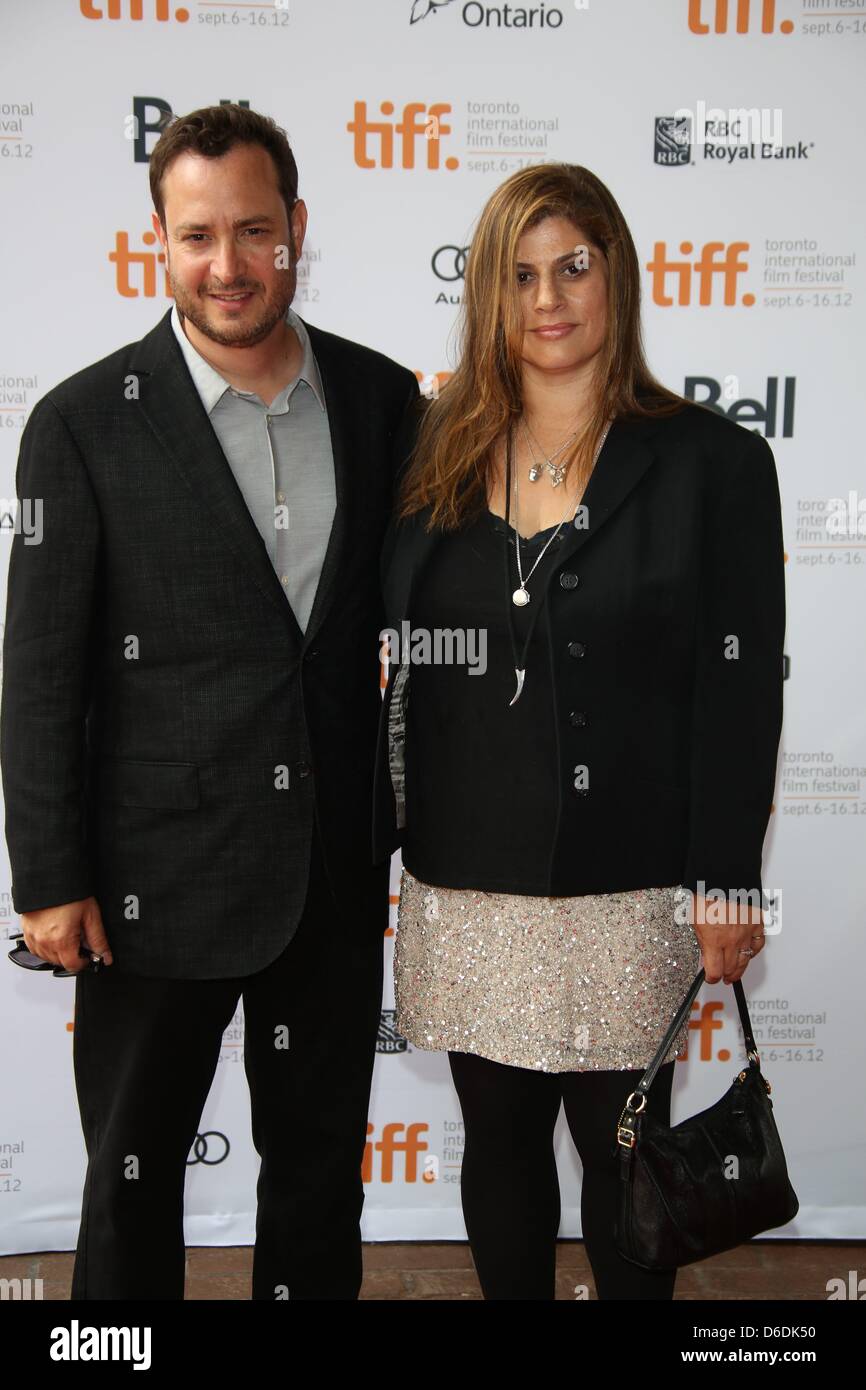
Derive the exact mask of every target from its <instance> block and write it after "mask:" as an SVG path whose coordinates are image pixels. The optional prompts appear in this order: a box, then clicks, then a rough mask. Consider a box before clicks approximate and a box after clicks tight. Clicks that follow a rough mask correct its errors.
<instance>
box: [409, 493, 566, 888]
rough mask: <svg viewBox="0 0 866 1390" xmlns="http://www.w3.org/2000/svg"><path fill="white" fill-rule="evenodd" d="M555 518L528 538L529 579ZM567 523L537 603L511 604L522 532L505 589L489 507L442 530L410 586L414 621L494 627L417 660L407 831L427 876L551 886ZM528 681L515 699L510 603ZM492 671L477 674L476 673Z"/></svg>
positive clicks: (464, 882) (534, 592)
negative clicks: (440, 658)
mask: <svg viewBox="0 0 866 1390" xmlns="http://www.w3.org/2000/svg"><path fill="white" fill-rule="evenodd" d="M555 530H556V526H550V527H548V528H547V529H546V530H545V531H539V532H537V533H536V535H535V536H532V537H531V538H530V539H529V540H525V539H523V538H521V543H520V561H521V565H522V568H523V575H524V578H526V576H527V575H528V573H529V571H530V569H531V568H532V566H533V564H534V562H535V560H536V559H537V557H538V555H539V553H540V552H541V550H542V549H543V548H544V545H545V543H546V542H547V541H548V540H549V539H550V537H551V535H552V534H553V532H554V531H555ZM567 533H568V527H567V526H563V527H562V529H561V530H560V533H559V536H558V537H557V538H556V540H554V541H553V543H552V544H551V545H550V546H549V547H548V549H547V552H546V553H545V555H544V557H543V559H542V560H541V563H540V564H539V566H538V568H537V569H536V570H535V572H534V573H533V575H532V578H531V580H528V583H527V587H528V589H529V592H530V594H531V599H530V602H529V604H527V606H526V607H524V608H518V607H517V606H516V605H515V604H513V603H512V602H511V597H510V595H511V591H512V590H513V589H515V588H517V585H518V578H517V563H516V556H515V553H514V536H515V532H514V528H513V527H509V528H508V534H509V547H510V549H509V576H510V578H509V584H508V589H507V591H506V576H505V557H504V545H505V535H506V528H505V522H504V520H503V519H502V518H501V517H498V516H495V515H494V514H493V513H492V512H490V511H485V512H484V513H483V515H482V516H481V517H479V519H478V520H477V521H475V522H474V523H471V524H468V525H466V526H464V527H462V528H461V529H460V530H459V531H454V532H449V533H447V534H446V535H445V536H443V537H442V539H441V541H440V543H439V544H438V545H437V548H436V550H435V552H434V554H433V555H432V557H431V559H430V561H429V563H428V564H427V565H426V566H425V567H424V569H423V570H422V572H421V574H420V575H419V579H418V582H417V587H416V589H415V592H414V594H413V602H412V615H411V626H412V632H413V633H415V632H417V630H418V629H419V628H424V629H427V630H428V631H431V632H432V631H433V630H435V629H436V628H440V629H442V628H451V629H463V630H467V629H468V630H475V631H476V633H477V631H478V629H481V630H482V632H483V631H484V630H486V670H484V660H483V658H484V656H485V648H484V645H483V641H482V640H479V638H478V636H476V638H475V646H474V648H473V647H472V646H471V645H470V644H469V642H468V639H467V655H468V657H471V658H474V660H475V664H476V666H477V667H478V670H476V671H474V672H473V669H472V664H471V663H470V662H469V661H467V663H466V664H461V665H456V664H455V665H445V664H425V665H422V664H416V663H414V662H413V664H412V667H411V671H410V676H409V698H408V705H407V720H406V830H405V836H404V842H403V855H402V857H403V863H404V864H405V866H406V868H407V869H408V870H409V872H410V873H411V874H413V875H414V876H415V877H416V878H418V879H420V880H421V881H422V882H424V883H430V884H433V885H435V886H439V887H442V888H478V889H483V890H485V891H487V892H502V893H525V894H534V895H542V894H546V893H548V891H549V889H548V872H549V860H550V855H551V851H552V849H553V840H554V833H555V828H556V818H557V809H558V807H557V798H558V794H559V793H558V781H557V776H556V739H555V731H554V722H553V721H554V719H555V717H556V716H555V707H554V699H553V684H552V675H551V671H550V668H549V659H550V658H549V650H550V647H549V641H548V631H547V612H546V604H545V591H546V586H547V579H548V577H549V575H550V571H551V569H552V567H553V566H554V565H555V564H556V556H557V551H558V548H559V545H560V543H561V541H562V539H563V537H564V536H565V535H567ZM509 607H510V608H511V611H512V613H513V615H514V629H515V636H516V639H517V644H518V653H519V655H520V656H522V652H523V647H524V643H525V641H526V638H527V635H529V634H530V632H531V637H530V643H529V649H528V652H527V654H526V658H525V669H526V679H525V684H524V688H523V693H522V694H521V696H520V699H519V700H518V701H517V703H516V704H515V705H513V706H511V707H509V701H510V700H511V698H512V696H513V695H514V692H515V689H516V678H515V675H514V664H515V663H514V656H513V652H512V644H511V637H510V635H509V628H508V611H507V610H508V608H509ZM481 671H483V672H484V673H483V674H481V673H480V672H481Z"/></svg>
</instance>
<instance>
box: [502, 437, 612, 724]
mask: <svg viewBox="0 0 866 1390" xmlns="http://www.w3.org/2000/svg"><path fill="white" fill-rule="evenodd" d="M611 424H612V421H610V420H608V422H607V424H606V425H605V427H604V430H603V432H602V435H601V438H600V440H599V441H598V445H597V447H596V450H595V455H594V457H593V460H592V467H593V469H594V468H595V465H596V463H597V462H598V456H599V454H600V453H601V450H602V446H603V445H604V441H605V440H606V439H607V436H608V431H609V430H610V427H611ZM572 438H574V435H572ZM566 443H568V441H566ZM562 447H563V448H564V447H565V446H564V445H563V446H562ZM559 452H560V450H557V453H559ZM530 453H531V450H530ZM511 456H512V433H511V430H509V431H508V437H507V439H506V444H505V575H506V583H507V587H508V590H509V593H510V597H511V603H510V604H509V605H508V628H509V633H510V635H511V650H512V653H513V656H514V675H515V677H516V680H517V689H516V690H515V692H514V696H513V698H512V699H511V700H510V701H509V704H511V705H515V704H516V703H517V701H518V700H519V699H520V696H521V694H522V692H523V684H524V680H525V678H526V654H527V652H528V651H529V643H530V641H531V639H532V632H533V629H534V627H535V618H533V619H532V621H531V622H530V624H529V631H528V632H527V634H526V638H525V641H524V643H523V650H522V652H521V653H520V655H519V656H518V649H517V636H516V634H515V631H514V617H513V614H512V612H511V609H512V606H514V607H515V608H525V607H526V605H527V604H528V603H529V601H530V593H529V589H528V588H527V585H528V583H529V581H530V579H531V578H532V576H533V574H534V573H535V571H536V569H537V568H538V566H539V565H540V564H541V561H542V560H543V559H544V556H545V555H546V553H547V551H548V549H549V547H550V546H551V545H552V544H553V542H554V541H555V540H556V538H557V536H558V535H559V533H560V531H561V530H562V528H563V526H564V525H565V523H566V522H567V521H568V520H570V519H571V518H572V517H573V516H576V515H577V510H578V507H579V506H580V503H579V502H578V503H577V504H576V505H575V506H574V507H572V504H571V503H570V502H569V504H568V510H567V512H566V514H565V516H564V517H563V518H562V521H561V522H560V523H559V525H558V526H557V528H556V530H555V531H554V532H553V535H552V536H551V537H550V538H549V539H548V540H547V541H545V544H544V546H543V547H542V549H541V551H540V553H539V554H538V556H537V558H536V560H535V563H534V564H533V566H532V568H531V569H530V571H529V573H528V574H527V575H526V578H524V576H523V566H522V564H521V559H520V485H519V482H518V476H517V475H518V470H517V469H515V470H514V549H515V552H516V555H517V576H518V579H519V580H520V583H519V584H518V586H517V588H516V589H512V588H511V584H512V580H511V563H510V550H509V544H510V542H509V534H508V532H509V523H510V518H511V473H512V467H511ZM553 457H556V455H554V456H553ZM533 458H534V456H533ZM547 462H548V464H549V463H550V460H547ZM533 467H535V464H534V462H533ZM591 471H592V470H590V472H591ZM529 476H530V478H532V470H530V475H529ZM532 481H533V482H534V481H535V479H534V478H532ZM551 481H552V483H553V486H554V487H556V486H557V483H556V482H553V480H551ZM559 481H560V482H561V481H562V479H561V478H560V479H559ZM538 611H540V610H537V611H536V614H535V617H537V616H538Z"/></svg>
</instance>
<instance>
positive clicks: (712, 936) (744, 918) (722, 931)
mask: <svg viewBox="0 0 866 1390" xmlns="http://www.w3.org/2000/svg"><path fill="white" fill-rule="evenodd" d="M690 896H691V903H690V909H689V910H690V913H691V916H690V917H689V922H690V924H691V927H692V930H693V931H694V933H695V936H696V937H697V938H698V942H699V943H700V947H701V955H702V958H703V966H704V978H705V980H706V982H707V984H708V985H715V984H718V982H719V980H720V979H721V978H722V977H724V981H725V984H726V985H732V984H733V983H734V982H735V980H739V979H740V978H741V977H742V975H743V974H744V973H745V970H746V967H747V966H748V965H749V963H750V961H752V960H754V958H755V956H757V955H758V954H759V953H760V952H761V951H763V949H764V916H763V912H762V911H761V909H760V908H759V907H745V906H743V905H742V904H741V903H729V902H727V901H721V900H719V899H717V898H705V897H703V896H702V895H701V894H697V893H692V894H691V895H690ZM745 950H750V951H751V953H752V954H751V955H750V956H746V955H742V954H741V953H742V952H743V951H745Z"/></svg>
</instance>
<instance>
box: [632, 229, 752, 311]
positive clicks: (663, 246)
mask: <svg viewBox="0 0 866 1390" xmlns="http://www.w3.org/2000/svg"><path fill="white" fill-rule="evenodd" d="M694 249H695V248H694V245H693V243H692V242H690V241H681V242H680V255H682V256H690V255H691V254H692V252H693V251H694ZM748 249H749V243H748V242H747V241H732V242H731V243H730V245H729V246H726V245H725V243H724V242H723V241H708V242H707V243H706V244H705V245H704V246H703V247H702V249H701V253H700V255H699V256H698V259H697V260H696V261H694V262H692V261H675V260H669V259H668V250H667V242H664V241H657V242H656V243H655V248H654V252H653V258H652V260H651V261H647V263H646V269H647V270H648V271H649V272H650V275H651V276H652V297H653V303H654V304H661V305H663V306H665V307H667V306H669V305H671V304H673V303H674V301H673V299H672V298H671V297H670V295H669V294H668V279H669V277H670V276H674V277H675V279H676V286H677V299H676V303H677V304H678V305H680V306H684V305H687V304H691V302H692V275H693V273H694V275H695V276H696V278H697V281H698V304H699V305H701V307H702V308H703V307H705V306H706V305H708V304H712V303H713V286H714V284H715V281H716V280H718V279H721V281H722V285H723V290H724V293H723V296H722V303H723V304H724V305H726V306H728V305H731V304H736V303H737V280H738V279H739V277H740V276H741V275H742V274H743V273H744V272H745V271H747V270H748V269H749V264H748V261H743V260H740V252H741V251H748ZM740 302H741V303H742V304H745V305H747V306H748V305H752V304H754V302H755V296H754V295H753V294H751V293H747V294H744V295H743V297H742V300H741V301H740Z"/></svg>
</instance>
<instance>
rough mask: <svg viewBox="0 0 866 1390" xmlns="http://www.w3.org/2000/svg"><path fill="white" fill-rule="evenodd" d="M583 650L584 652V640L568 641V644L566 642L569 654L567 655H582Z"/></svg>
mask: <svg viewBox="0 0 866 1390" xmlns="http://www.w3.org/2000/svg"><path fill="white" fill-rule="evenodd" d="M585 652H586V643H585V642H569V644H568V655H569V656H583V655H584V654H585Z"/></svg>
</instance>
